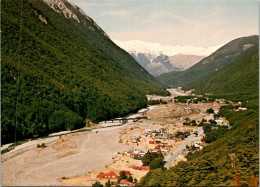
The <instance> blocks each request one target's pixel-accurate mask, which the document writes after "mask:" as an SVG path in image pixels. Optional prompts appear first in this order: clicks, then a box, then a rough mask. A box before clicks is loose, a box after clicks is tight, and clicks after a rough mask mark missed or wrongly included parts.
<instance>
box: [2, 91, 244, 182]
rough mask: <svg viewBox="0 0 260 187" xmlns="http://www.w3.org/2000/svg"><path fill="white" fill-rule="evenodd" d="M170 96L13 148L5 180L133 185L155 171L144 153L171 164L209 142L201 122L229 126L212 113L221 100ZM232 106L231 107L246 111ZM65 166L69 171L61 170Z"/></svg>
mask: <svg viewBox="0 0 260 187" xmlns="http://www.w3.org/2000/svg"><path fill="white" fill-rule="evenodd" d="M179 92H180V91H178V92H177V93H179ZM181 94H183V92H181ZM174 96H176V95H174V94H172V96H171V97H164V98H162V97H161V98H160V99H163V100H165V101H166V102H167V104H158V105H151V106H148V107H147V108H146V109H142V110H140V111H138V112H137V113H136V114H132V115H130V116H128V117H125V118H117V119H114V120H110V121H104V122H100V123H99V124H93V125H92V127H86V129H88V131H76V132H75V133H72V134H66V132H61V133H60V134H59V133H56V134H55V136H50V138H48V139H39V140H37V141H32V142H28V143H26V144H24V145H21V148H20V147H19V146H17V148H16V149H15V150H12V151H10V152H9V153H7V154H4V155H3V159H2V163H3V162H6V163H5V164H4V167H3V169H4V170H5V173H6V174H8V173H9V174H10V175H11V178H10V177H9V176H8V178H10V179H11V180H12V184H14V185H15V184H18V183H19V184H21V181H24V178H26V179H27V180H28V181H29V182H31V183H30V184H32V185H33V184H39V183H40V182H41V181H43V180H44V181H45V183H46V184H47V182H49V183H48V185H64V186H67V185H69V186H79V185H87V186H91V185H93V184H102V185H106V184H108V183H109V184H110V185H116V184H117V185H120V186H134V185H135V183H136V182H139V181H140V180H141V178H142V177H144V176H145V175H146V174H147V173H148V172H149V171H150V170H151V169H153V168H151V164H144V162H143V160H144V159H143V158H144V157H145V155H148V154H156V155H162V157H163V161H164V162H165V165H164V167H166V168H170V167H172V166H174V165H176V164H177V163H178V162H180V161H186V160H187V158H186V157H187V155H188V154H189V153H190V152H191V153H194V152H195V151H200V150H201V149H203V147H205V146H206V145H207V144H206V143H205V142H203V141H202V139H203V138H204V137H205V134H204V132H203V128H202V127H201V126H200V124H201V123H207V124H209V125H210V126H211V128H212V130H215V129H217V128H219V127H220V126H226V127H228V128H231V126H230V124H229V122H228V121H227V120H226V119H225V118H222V117H219V116H217V115H216V114H218V111H219V109H220V107H221V106H222V105H225V102H223V101H222V100H221V101H218V100H216V101H214V102H210V103H209V102H202V101H201V102H197V103H193V102H192V101H191V102H190V101H189V103H188V102H184V103H181V102H175V100H174ZM149 98H150V99H151V97H148V99H149ZM152 99H158V96H154V97H152ZM236 105H237V107H236V108H235V109H234V110H246V109H245V108H243V107H241V106H240V105H239V103H236ZM27 144H28V145H27ZM42 145H44V146H42ZM10 158H12V159H10ZM21 160H22V162H21ZM7 163H8V165H16V166H17V170H16V171H9V170H8V167H7V168H6V166H7V165H6V164H7ZM17 163H19V164H18V165H17ZM37 164H38V167H37V169H36V168H35V165H37ZM68 166H69V168H70V169H69V170H67V169H65V168H67V167H68ZM152 167H154V166H152ZM62 168H64V170H63V169H62ZM35 171H37V172H38V174H41V175H36V173H37V172H35ZM50 171H51V172H50ZM65 171H66V172H65ZM32 176H35V177H32ZM39 176H45V177H47V178H39ZM4 177H5V176H4ZM6 177H7V176H6ZM28 181H27V184H28ZM37 182H38V183H37Z"/></svg>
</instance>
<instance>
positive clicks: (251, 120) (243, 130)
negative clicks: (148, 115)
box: [140, 107, 259, 186]
mask: <svg viewBox="0 0 260 187" xmlns="http://www.w3.org/2000/svg"><path fill="white" fill-rule="evenodd" d="M220 115H221V116H225V117H226V118H227V119H228V120H229V122H230V124H231V126H232V128H231V129H230V130H225V129H220V128H219V129H218V130H212V131H211V132H209V131H210V130H211V128H210V130H209V131H208V132H207V134H208V135H209V134H211V133H212V132H218V131H219V132H218V134H219V135H218V136H217V138H216V140H214V141H212V143H210V144H209V145H208V146H206V147H205V148H204V149H203V150H201V151H197V152H195V153H194V154H192V153H189V156H188V161H187V162H180V163H179V164H178V165H176V166H174V167H173V168H171V169H169V170H166V171H165V170H162V169H157V170H151V171H150V172H149V173H148V174H147V175H146V176H145V177H144V178H142V179H141V181H140V185H143V186H156V185H159V184H160V185H161V186H165V185H166V186H185V185H188V186H212V185H216V186H231V185H234V184H235V183H236V182H239V183H240V184H243V185H249V184H252V183H254V184H255V183H256V182H257V181H256V178H258V172H259V156H258V154H259V134H258V132H259V121H258V117H259V114H258V109H257V110H254V109H252V108H251V109H250V110H248V111H240V112H235V111H233V110H230V109H229V108H227V107H222V108H221V109H220ZM237 176H239V177H237ZM254 186H257V185H254Z"/></svg>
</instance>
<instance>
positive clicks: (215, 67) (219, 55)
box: [157, 35, 258, 86]
mask: <svg viewBox="0 0 260 187" xmlns="http://www.w3.org/2000/svg"><path fill="white" fill-rule="evenodd" d="M253 46H258V36H256V35H253V36H249V37H241V38H238V39H235V40H232V41H230V42H229V43H227V44H226V45H224V46H223V47H221V48H219V49H218V50H217V51H215V52H214V53H212V54H211V55H209V56H208V57H206V58H204V59H202V60H201V61H200V62H198V63H197V64H195V65H193V66H192V67H190V68H188V69H187V70H185V71H182V72H180V71H173V72H170V73H165V74H162V75H160V76H158V77H157V78H158V80H160V81H161V82H162V83H164V84H165V85H171V86H184V85H186V84H190V83H192V82H193V81H196V80H198V79H200V78H202V77H204V76H207V75H210V74H212V73H214V72H215V71H219V70H220V69H222V68H223V67H225V66H227V65H228V64H230V63H231V62H233V61H235V60H237V59H239V58H241V57H242V56H243V55H244V54H245V52H246V51H247V50H248V49H250V48H251V47H253Z"/></svg>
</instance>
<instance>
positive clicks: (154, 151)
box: [150, 149, 161, 154]
mask: <svg viewBox="0 0 260 187" xmlns="http://www.w3.org/2000/svg"><path fill="white" fill-rule="evenodd" d="M150 152H151V153H158V154H159V153H161V151H160V150H159V149H151V150H150Z"/></svg>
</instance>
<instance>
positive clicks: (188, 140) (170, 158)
mask: <svg viewBox="0 0 260 187" xmlns="http://www.w3.org/2000/svg"><path fill="white" fill-rule="evenodd" d="M202 134H203V129H202V127H199V128H198V136H196V135H195V134H192V135H190V136H188V137H187V138H186V139H185V140H183V142H182V143H181V145H180V146H179V147H178V148H177V149H175V150H174V151H173V152H172V153H171V154H169V155H168V156H166V157H165V158H164V161H166V163H165V165H164V166H165V167H166V168H167V169H169V168H170V166H171V163H172V162H173V161H174V160H175V159H176V158H177V156H178V155H179V154H181V152H182V151H183V149H185V148H186V146H187V145H190V144H191V142H192V141H195V140H197V139H200V136H201V135H202Z"/></svg>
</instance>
